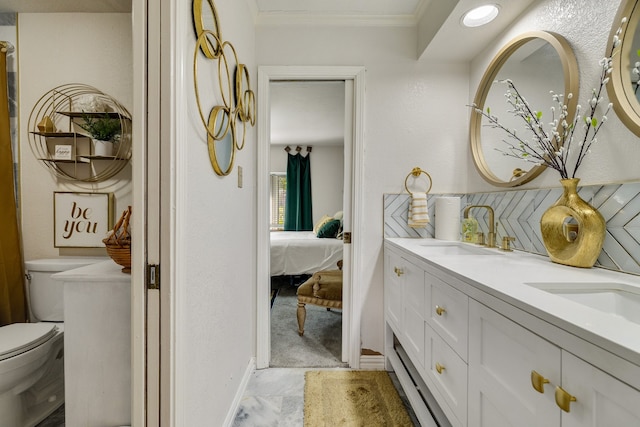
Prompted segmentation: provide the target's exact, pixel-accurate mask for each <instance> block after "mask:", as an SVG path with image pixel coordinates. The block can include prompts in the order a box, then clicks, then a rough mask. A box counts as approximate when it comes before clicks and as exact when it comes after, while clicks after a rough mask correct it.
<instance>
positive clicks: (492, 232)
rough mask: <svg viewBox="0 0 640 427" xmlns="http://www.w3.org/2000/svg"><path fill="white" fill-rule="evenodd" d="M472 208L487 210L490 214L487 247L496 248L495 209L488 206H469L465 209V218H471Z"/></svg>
mask: <svg viewBox="0 0 640 427" xmlns="http://www.w3.org/2000/svg"><path fill="white" fill-rule="evenodd" d="M472 208H485V209H486V210H487V212H489V233H487V247H488V248H495V247H496V229H495V223H494V222H493V218H494V212H493V208H492V207H491V206H488V205H469V206H467V207H466V208H464V211H463V216H464V217H465V218H469V211H470V210H471V209H472Z"/></svg>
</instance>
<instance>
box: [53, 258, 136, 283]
mask: <svg viewBox="0 0 640 427" xmlns="http://www.w3.org/2000/svg"><path fill="white" fill-rule="evenodd" d="M51 277H52V278H53V279H54V280H59V281H62V282H102V283H104V282H109V283H116V282H122V283H130V282H131V274H127V273H123V272H122V266H120V265H118V264H116V263H115V262H114V261H113V260H112V259H107V260H106V261H101V262H97V263H95V264H90V265H87V266H84V267H80V268H74V269H73V270H68V271H63V272H61V273H56V274H54V275H52V276H51Z"/></svg>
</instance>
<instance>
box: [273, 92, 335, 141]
mask: <svg viewBox="0 0 640 427" xmlns="http://www.w3.org/2000/svg"><path fill="white" fill-rule="evenodd" d="M269 90H270V101H271V144H272V145H291V146H296V145H316V146H318V145H324V146H328V145H342V144H343V143H344V102H345V97H344V90H345V85H344V81H306V82H305V81H297V82H296V81H294V82H271V83H270V85H269Z"/></svg>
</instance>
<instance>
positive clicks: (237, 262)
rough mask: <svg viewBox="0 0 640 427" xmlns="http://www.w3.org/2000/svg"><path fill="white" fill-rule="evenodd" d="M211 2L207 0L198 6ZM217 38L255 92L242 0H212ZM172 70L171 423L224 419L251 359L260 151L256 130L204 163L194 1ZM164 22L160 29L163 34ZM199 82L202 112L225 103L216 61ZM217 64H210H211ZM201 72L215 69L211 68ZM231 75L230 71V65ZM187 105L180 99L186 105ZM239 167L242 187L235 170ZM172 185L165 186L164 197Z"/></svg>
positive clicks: (185, 12) (181, 12)
mask: <svg viewBox="0 0 640 427" xmlns="http://www.w3.org/2000/svg"><path fill="white" fill-rule="evenodd" d="M203 5H204V7H207V6H206V5H207V2H204V3H203ZM215 6H216V9H217V13H218V18H219V23H220V27H221V34H222V38H223V39H224V40H226V41H229V42H231V43H232V44H233V46H234V47H235V49H236V52H237V55H238V59H239V61H240V62H241V63H244V64H246V65H247V67H248V70H249V71H250V73H251V81H252V82H253V84H254V86H253V89H254V91H256V92H257V87H256V86H255V82H256V81H257V75H256V66H255V60H254V56H255V47H254V29H253V24H252V18H251V15H250V12H249V9H248V8H247V5H246V2H244V1H237V0H216V1H215ZM177 7H178V8H179V9H178V10H177V11H176V15H175V16H176V18H177V22H176V29H175V30H176V35H175V44H176V48H177V51H176V55H177V57H176V59H175V61H176V62H175V64H174V67H175V68H174V69H173V70H171V72H175V74H174V75H173V78H174V82H175V84H176V93H177V95H178V98H177V99H178V103H179V104H178V105H175V108H176V110H177V113H176V114H177V115H176V117H178V118H179V121H178V122H177V123H176V124H175V125H176V128H177V129H176V130H177V135H178V140H177V141H176V144H177V147H176V150H177V158H176V169H175V171H172V173H174V172H175V177H176V178H175V185H176V188H175V193H173V197H175V198H176V200H178V202H177V205H176V207H175V209H176V226H177V230H176V235H177V238H178V239H179V242H176V250H177V251H178V252H177V253H176V254H175V257H176V263H177V266H176V277H175V280H176V283H175V285H176V295H175V304H176V319H177V323H176V330H175V337H176V359H175V363H176V371H175V378H176V379H177V381H178V384H177V387H176V390H175V393H176V394H175V396H176V399H177V402H176V425H179V426H200V425H216V426H217V425H223V421H224V420H225V418H226V417H227V413H228V411H229V410H230V408H231V406H232V402H233V399H234V396H235V395H236V393H237V392H238V388H239V386H240V382H241V380H242V378H243V374H244V373H245V371H246V369H247V368H248V366H249V364H250V361H251V359H252V357H253V356H254V355H255V341H256V337H255V322H256V319H255V312H256V301H255V293H256V271H255V264H256V261H255V252H256V248H255V240H256V237H255V236H256V226H255V224H256V218H255V210H256V209H255V208H256V200H255V199H256V178H255V169H256V160H255V159H256V153H255V129H253V128H248V129H249V130H248V132H249V133H248V135H247V139H246V145H245V147H244V149H243V150H242V151H240V152H238V153H237V154H236V166H235V167H234V169H233V172H232V173H231V175H230V176H228V177H224V178H223V177H219V176H217V175H216V174H215V173H214V171H213V168H212V167H211V164H210V162H209V157H208V151H207V144H206V132H205V129H204V127H203V125H202V123H201V121H200V116H199V113H198V109H197V104H196V101H195V95H194V89H193V88H194V84H193V73H192V70H193V56H194V47H195V41H196V39H195V36H194V33H193V30H192V28H193V24H192V4H191V2H178V3H177ZM169 30H170V29H169V28H166V29H165V31H169ZM199 56H200V60H201V61H203V62H200V64H199V72H200V73H202V74H201V76H200V79H202V80H200V79H199V83H200V85H201V87H202V89H203V92H201V94H200V97H201V101H202V102H203V108H204V109H205V114H208V113H209V110H210V109H211V107H213V105H222V100H221V98H220V96H219V94H216V93H215V87H211V86H210V85H206V84H204V83H205V82H206V81H214V82H216V83H217V62H213V61H209V62H207V63H205V62H204V59H203V57H202V56H201V55H199ZM211 63H213V64H214V67H210V64H211ZM207 70H209V71H212V70H215V72H214V74H207V72H208V71H207ZM232 71H233V69H232ZM183 101H184V104H183V103H182V102H183ZM238 166H241V167H242V168H243V175H244V179H243V187H242V188H238V179H237V168H238ZM169 193H170V189H163V194H165V195H166V196H169Z"/></svg>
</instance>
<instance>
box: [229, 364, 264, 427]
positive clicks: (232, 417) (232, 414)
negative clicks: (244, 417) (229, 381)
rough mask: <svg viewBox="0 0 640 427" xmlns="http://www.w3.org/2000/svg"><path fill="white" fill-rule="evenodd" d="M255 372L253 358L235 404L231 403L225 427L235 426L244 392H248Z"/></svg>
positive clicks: (237, 393)
mask: <svg viewBox="0 0 640 427" xmlns="http://www.w3.org/2000/svg"><path fill="white" fill-rule="evenodd" d="M255 370H256V359H255V357H252V358H251V359H250V360H249V364H248V365H247V368H246V369H245V371H244V375H243V376H242V381H240V385H239V386H238V390H237V391H236V395H235V397H234V398H233V402H232V403H231V408H229V412H227V418H226V419H225V420H224V424H223V426H225V427H231V426H232V425H233V421H234V420H235V419H236V414H237V413H238V408H240V402H242V397H243V396H244V392H245V391H246V390H247V385H248V384H249V380H250V379H251V374H253V371H255Z"/></svg>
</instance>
